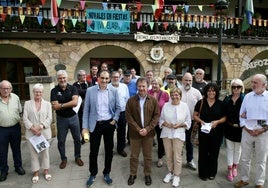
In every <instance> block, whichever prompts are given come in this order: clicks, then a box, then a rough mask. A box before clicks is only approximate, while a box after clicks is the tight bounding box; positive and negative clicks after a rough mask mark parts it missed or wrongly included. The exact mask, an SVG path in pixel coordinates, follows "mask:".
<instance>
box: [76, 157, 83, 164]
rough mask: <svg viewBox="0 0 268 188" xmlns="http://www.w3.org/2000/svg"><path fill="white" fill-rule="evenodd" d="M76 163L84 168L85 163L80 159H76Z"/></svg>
mask: <svg viewBox="0 0 268 188" xmlns="http://www.w3.org/2000/svg"><path fill="white" fill-rule="evenodd" d="M75 162H76V164H77V165H78V166H83V165H84V162H83V161H82V160H81V159H80V158H76V159H75Z"/></svg>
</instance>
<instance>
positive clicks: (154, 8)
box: [152, 5, 156, 14]
mask: <svg viewBox="0 0 268 188" xmlns="http://www.w3.org/2000/svg"><path fill="white" fill-rule="evenodd" d="M152 9H153V14H154V13H155V10H156V5H152Z"/></svg>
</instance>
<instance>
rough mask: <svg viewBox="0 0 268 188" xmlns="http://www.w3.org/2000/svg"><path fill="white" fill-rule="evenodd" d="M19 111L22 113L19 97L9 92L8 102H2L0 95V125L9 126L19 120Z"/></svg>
mask: <svg viewBox="0 0 268 188" xmlns="http://www.w3.org/2000/svg"><path fill="white" fill-rule="evenodd" d="M20 113H22V107H21V104H20V99H19V97H18V96H17V95H16V94H14V93H10V96H9V101H8V103H5V102H3V100H2V99H1V97H0V114H1V115H0V126H1V127H11V126H14V125H16V124H17V123H18V122H19V121H20Z"/></svg>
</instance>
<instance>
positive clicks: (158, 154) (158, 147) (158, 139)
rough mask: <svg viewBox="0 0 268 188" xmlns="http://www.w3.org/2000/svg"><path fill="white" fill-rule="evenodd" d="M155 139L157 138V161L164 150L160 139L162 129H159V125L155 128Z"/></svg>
mask: <svg viewBox="0 0 268 188" xmlns="http://www.w3.org/2000/svg"><path fill="white" fill-rule="evenodd" d="M155 132H156V138H157V156H158V159H161V158H162V157H163V156H164V155H165V148H164V144H163V140H162V138H160V135H161V132H162V129H160V127H159V125H156V126H155Z"/></svg>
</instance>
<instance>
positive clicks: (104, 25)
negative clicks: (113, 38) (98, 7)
mask: <svg viewBox="0 0 268 188" xmlns="http://www.w3.org/2000/svg"><path fill="white" fill-rule="evenodd" d="M102 24H103V27H104V28H106V27H107V20H102Z"/></svg>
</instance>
